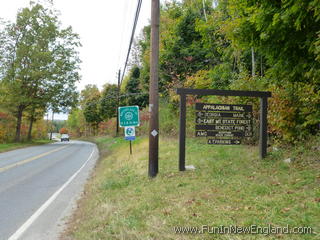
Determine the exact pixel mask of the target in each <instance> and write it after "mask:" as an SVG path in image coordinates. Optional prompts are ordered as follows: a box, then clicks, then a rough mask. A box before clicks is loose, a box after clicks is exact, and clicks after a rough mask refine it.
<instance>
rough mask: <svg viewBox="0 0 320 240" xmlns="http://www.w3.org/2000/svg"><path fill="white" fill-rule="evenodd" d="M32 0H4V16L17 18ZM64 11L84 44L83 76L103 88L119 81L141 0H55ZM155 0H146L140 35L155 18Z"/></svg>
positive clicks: (64, 17) (0, 13)
mask: <svg viewBox="0 0 320 240" xmlns="http://www.w3.org/2000/svg"><path fill="white" fill-rule="evenodd" d="M29 2H30V0H2V1H1V8H0V17H1V18H4V19H6V20H11V21H14V20H15V17H16V14H17V11H18V9H20V8H23V7H26V6H28V5H29ZM53 3H54V6H55V8H56V9H57V10H59V11H60V12H61V16H60V21H61V22H62V24H63V25H64V26H69V25H71V26H72V27H73V30H74V32H76V33H78V34H79V35H80V39H81V43H82V45H83V47H82V48H80V49H79V51H80V58H81V60H82V64H81V75H82V80H81V82H80V83H78V84H77V86H78V89H79V90H81V89H83V88H84V86H85V85H86V84H96V85H98V87H99V88H100V89H101V88H102V86H103V85H104V84H105V83H107V82H108V83H116V82H117V72H118V69H119V68H120V67H121V68H123V66H124V61H125V58H126V53H127V49H128V46H129V40H130V35H131V30H132V26H133V19H134V14H135V11H136V6H137V3H138V0H116V1H110V0H109V1H108V0H90V1H87V0H53ZM150 5H151V0H143V1H142V8H141V12H140V17H139V22H138V26H137V29H136V35H138V34H139V33H140V32H141V30H142V28H143V26H145V25H147V24H148V23H149V20H150V18H151V6H150Z"/></svg>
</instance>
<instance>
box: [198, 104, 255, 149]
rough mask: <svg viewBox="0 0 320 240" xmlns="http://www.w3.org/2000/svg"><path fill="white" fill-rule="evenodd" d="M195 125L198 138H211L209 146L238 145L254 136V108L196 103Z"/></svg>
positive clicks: (249, 106)
mask: <svg viewBox="0 0 320 240" xmlns="http://www.w3.org/2000/svg"><path fill="white" fill-rule="evenodd" d="M195 123H196V126H195V130H196V137H211V138H210V139H208V144H219V145H238V144H240V143H241V141H240V140H241V139H242V138H243V137H250V136H252V106H251V105H231V104H209V103H196V122H195ZM215 140H216V141H215Z"/></svg>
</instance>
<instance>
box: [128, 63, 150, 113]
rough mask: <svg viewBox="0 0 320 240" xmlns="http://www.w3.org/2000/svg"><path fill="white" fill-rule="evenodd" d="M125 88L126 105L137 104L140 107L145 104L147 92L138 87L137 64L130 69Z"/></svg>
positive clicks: (138, 73)
mask: <svg viewBox="0 0 320 240" xmlns="http://www.w3.org/2000/svg"><path fill="white" fill-rule="evenodd" d="M125 90H126V94H127V96H126V103H127V105H129V106H132V105H138V106H140V107H144V106H146V105H147V103H148V94H147V93H145V92H143V90H142V89H141V87H140V69H139V67H138V66H135V67H133V68H132V69H131V70H130V75H129V79H128V82H127V85H126V87H125Z"/></svg>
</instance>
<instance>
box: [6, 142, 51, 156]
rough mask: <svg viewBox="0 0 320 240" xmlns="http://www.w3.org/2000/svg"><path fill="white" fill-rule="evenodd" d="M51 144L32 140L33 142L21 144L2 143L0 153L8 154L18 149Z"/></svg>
mask: <svg viewBox="0 0 320 240" xmlns="http://www.w3.org/2000/svg"><path fill="white" fill-rule="evenodd" d="M51 142H52V141H50V140H34V141H29V142H22V143H3V144H0V153H1V152H8V151H11V150H15V149H19V148H25V147H30V146H35V145H42V144H48V143H51Z"/></svg>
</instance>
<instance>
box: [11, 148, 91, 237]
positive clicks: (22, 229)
mask: <svg viewBox="0 0 320 240" xmlns="http://www.w3.org/2000/svg"><path fill="white" fill-rule="evenodd" d="M94 152H95V148H93V150H92V152H91V154H90V156H89V158H88V159H87V160H86V161H85V163H84V164H83V165H82V166H81V167H80V168H79V169H78V171H76V172H75V173H74V174H73V175H72V176H71V177H70V178H69V179H68V180H67V181H66V182H65V183H64V184H63V185H62V186H61V187H60V188H59V189H58V190H57V191H56V192H55V193H54V194H53V195H52V196H51V197H50V198H49V199H48V200H47V201H46V202H45V203H44V204H43V205H41V207H40V208H38V210H37V211H36V212H35V213H34V214H33V215H32V216H31V217H30V218H29V219H28V220H27V221H26V222H25V223H24V224H23V225H22V226H21V227H20V228H19V229H18V230H17V231H16V232H15V233H14V234H13V235H11V237H9V238H8V240H18V239H20V237H21V236H22V235H23V233H24V232H25V231H26V230H27V229H28V228H29V227H30V226H31V225H32V224H33V223H34V221H36V220H37V219H38V217H39V216H40V215H41V214H42V213H43V212H44V211H45V210H46V209H47V208H48V207H49V206H50V205H51V203H53V202H54V201H55V200H56V198H57V197H58V196H59V194H60V193H61V192H62V191H63V190H64V189H65V188H66V187H67V186H68V185H69V184H70V183H71V182H72V181H73V179H74V178H76V177H77V175H78V174H79V173H80V172H81V170H82V169H83V168H84V167H85V166H86V165H87V164H88V162H89V161H90V160H91V158H92V157H93V156H94V155H93V154H94Z"/></svg>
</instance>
